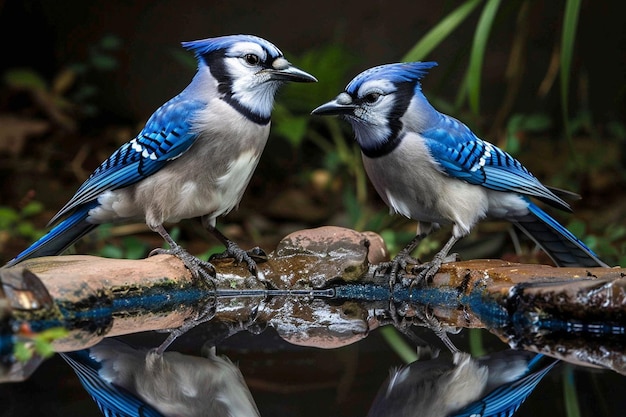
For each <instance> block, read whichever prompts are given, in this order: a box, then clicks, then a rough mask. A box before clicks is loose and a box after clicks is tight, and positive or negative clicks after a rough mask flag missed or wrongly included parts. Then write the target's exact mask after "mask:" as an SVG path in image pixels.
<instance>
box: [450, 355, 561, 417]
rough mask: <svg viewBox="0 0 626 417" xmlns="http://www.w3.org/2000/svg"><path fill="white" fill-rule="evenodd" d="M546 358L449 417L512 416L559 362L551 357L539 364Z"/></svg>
mask: <svg viewBox="0 0 626 417" xmlns="http://www.w3.org/2000/svg"><path fill="white" fill-rule="evenodd" d="M542 360H545V357H544V356H543V355H541V354H538V355H537V356H535V358H534V359H533V360H532V361H531V363H530V364H529V366H528V367H529V371H528V373H527V374H526V375H525V376H523V377H522V378H520V379H518V380H516V381H513V382H510V383H507V384H504V385H501V386H500V387H498V388H496V389H494V390H493V391H491V392H490V393H489V394H487V395H486V396H484V397H483V398H481V399H479V400H476V401H474V402H472V403H470V404H469V405H467V406H465V407H463V409H462V410H460V411H458V412H456V413H454V414H451V415H450V416H449V417H510V416H512V415H513V414H514V413H515V412H516V411H517V409H518V408H519V407H520V406H521V405H522V403H523V402H524V401H525V400H526V398H528V396H529V395H530V394H531V393H532V392H533V390H534V389H535V387H536V386H537V384H539V382H540V381H541V379H542V378H543V377H544V376H546V374H547V373H548V372H550V370H551V369H552V368H553V367H554V366H555V365H556V364H557V363H559V361H558V360H557V359H549V362H547V364H546V363H545V362H544V365H542V366H539V362H540V361H542Z"/></svg>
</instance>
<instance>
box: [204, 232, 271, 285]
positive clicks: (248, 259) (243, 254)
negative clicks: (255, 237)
mask: <svg viewBox="0 0 626 417" xmlns="http://www.w3.org/2000/svg"><path fill="white" fill-rule="evenodd" d="M229 258H230V259H234V260H235V263H237V264H241V263H243V262H245V263H246V264H247V265H248V271H249V272H250V273H251V274H252V276H254V277H255V278H256V279H257V280H258V281H260V282H261V283H263V285H265V286H266V287H267V288H268V289H273V288H275V287H274V286H273V285H272V284H271V282H269V281H268V280H267V279H266V278H265V275H264V274H263V272H262V271H259V269H258V267H257V262H258V263H262V262H266V261H267V259H268V256H267V254H266V253H265V251H264V250H263V249H261V248H259V247H254V248H252V249H250V250H248V251H246V250H243V249H241V248H240V247H239V246H237V245H236V244H234V243H232V244H229V245H227V246H226V250H225V251H224V252H222V253H216V254H213V255H211V257H209V261H212V260H214V259H229Z"/></svg>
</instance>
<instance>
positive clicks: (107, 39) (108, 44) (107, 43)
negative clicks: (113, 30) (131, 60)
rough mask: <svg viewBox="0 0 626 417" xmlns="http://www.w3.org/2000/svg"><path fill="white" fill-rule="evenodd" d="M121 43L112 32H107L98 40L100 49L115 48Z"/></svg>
mask: <svg viewBox="0 0 626 417" xmlns="http://www.w3.org/2000/svg"><path fill="white" fill-rule="evenodd" d="M121 45H122V40H121V39H120V38H119V37H118V36H116V35H112V34H108V35H105V36H103V37H102V39H101V40H100V46H101V47H102V49H109V50H116V49H119V47H120V46H121Z"/></svg>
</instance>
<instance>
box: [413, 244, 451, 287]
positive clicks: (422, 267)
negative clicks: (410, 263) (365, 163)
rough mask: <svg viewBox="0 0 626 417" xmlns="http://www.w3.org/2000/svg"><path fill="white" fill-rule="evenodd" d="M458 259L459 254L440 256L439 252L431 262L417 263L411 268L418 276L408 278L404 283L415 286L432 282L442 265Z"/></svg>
mask: <svg viewBox="0 0 626 417" xmlns="http://www.w3.org/2000/svg"><path fill="white" fill-rule="evenodd" d="M457 260H458V254H456V253H451V254H450V255H443V256H439V254H437V255H435V257H434V258H433V259H432V260H431V261H430V262H426V263H423V264H419V265H415V266H414V267H413V268H411V273H412V274H417V276H413V277H410V278H406V279H405V280H404V281H403V282H402V283H403V284H404V285H408V286H410V288H413V287H415V286H416V285H420V284H428V283H430V282H432V279H433V277H434V276H435V274H436V273H437V272H439V269H440V268H441V265H443V264H444V263H448V262H455V261H457ZM405 281H406V282H405Z"/></svg>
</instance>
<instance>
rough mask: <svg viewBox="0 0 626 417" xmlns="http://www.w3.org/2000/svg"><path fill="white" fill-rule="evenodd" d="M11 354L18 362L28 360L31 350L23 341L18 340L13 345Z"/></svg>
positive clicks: (30, 356) (31, 354)
mask: <svg viewBox="0 0 626 417" xmlns="http://www.w3.org/2000/svg"><path fill="white" fill-rule="evenodd" d="M13 356H14V357H15V359H16V360H17V361H18V362H28V361H29V360H30V358H32V357H33V351H32V350H31V349H30V348H29V347H28V345H27V344H26V343H24V342H18V343H16V344H15V346H14V347H13Z"/></svg>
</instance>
